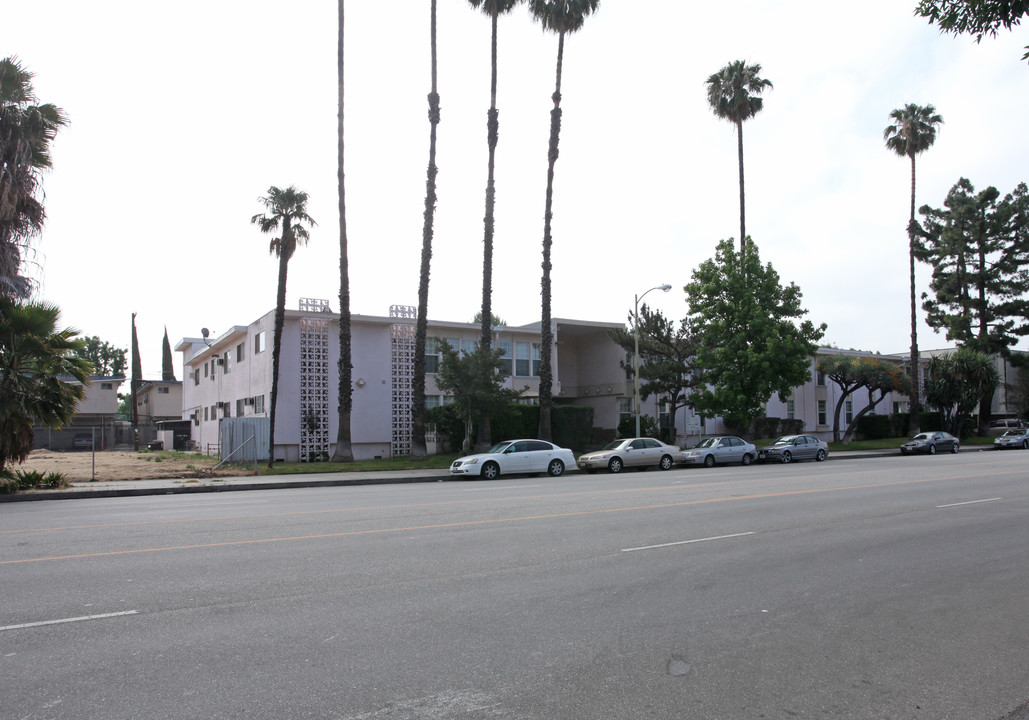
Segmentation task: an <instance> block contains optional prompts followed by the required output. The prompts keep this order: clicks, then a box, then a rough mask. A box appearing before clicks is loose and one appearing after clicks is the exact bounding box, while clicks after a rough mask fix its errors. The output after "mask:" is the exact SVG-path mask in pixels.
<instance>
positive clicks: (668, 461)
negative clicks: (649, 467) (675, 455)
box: [659, 455, 672, 470]
mask: <svg viewBox="0 0 1029 720" xmlns="http://www.w3.org/2000/svg"><path fill="white" fill-rule="evenodd" d="M659 467H660V468H661V469H662V470H671V469H672V456H671V455H662V456H661V464H660V465H659Z"/></svg>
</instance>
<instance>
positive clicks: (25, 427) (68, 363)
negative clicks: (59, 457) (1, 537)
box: [0, 295, 93, 471]
mask: <svg viewBox="0 0 1029 720" xmlns="http://www.w3.org/2000/svg"><path fill="white" fill-rule="evenodd" d="M60 314H61V311H60V309H59V308H58V307H57V306H56V305H51V304H49V303H37V302H29V303H24V304H22V303H20V302H18V301H16V300H14V299H13V298H10V297H7V296H5V295H0V471H2V470H3V469H4V467H5V466H6V465H7V464H8V463H10V462H13V461H17V462H19V463H22V462H24V461H25V458H27V457H28V455H29V453H30V452H31V451H32V442H33V437H32V426H33V424H34V423H39V424H41V425H45V426H46V427H52V428H58V427H61V426H63V425H67V424H68V423H69V422H71V420H72V418H73V417H74V415H75V407H76V404H77V403H78V401H79V400H81V399H82V395H83V385H84V384H85V383H88V382H89V376H90V374H91V373H92V371H93V367H92V366H91V365H90V364H89V361H88V360H86V359H85V358H83V357H82V356H81V352H82V351H83V349H84V343H83V342H82V340H80V339H78V338H77V337H76V336H77V335H78V331H77V330H73V329H71V328H66V329H64V330H58V329H57V322H58V320H59V319H60ZM69 379H72V380H75V381H77V384H72V383H70V382H68V381H69Z"/></svg>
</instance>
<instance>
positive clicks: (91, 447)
mask: <svg viewBox="0 0 1029 720" xmlns="http://www.w3.org/2000/svg"><path fill="white" fill-rule="evenodd" d="M89 431H90V434H91V435H92V438H93V441H92V442H91V443H90V444H89V453H90V469H89V481H90V482H96V426H95V425H94V426H93V427H91V428H90V429H89Z"/></svg>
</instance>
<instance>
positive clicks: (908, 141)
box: [883, 103, 943, 435]
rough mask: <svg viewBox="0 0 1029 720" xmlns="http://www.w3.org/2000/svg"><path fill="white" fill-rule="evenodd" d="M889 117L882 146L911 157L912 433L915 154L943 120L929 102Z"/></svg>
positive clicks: (914, 412)
mask: <svg viewBox="0 0 1029 720" xmlns="http://www.w3.org/2000/svg"><path fill="white" fill-rule="evenodd" d="M890 120H892V121H893V123H892V124H891V125H888V126H887V127H886V129H885V130H884V131H883V140H885V141H886V147H887V148H889V149H890V150H892V151H893V152H895V153H897V154H898V155H900V156H901V157H908V158H911V216H910V217H909V218H908V274H909V276H910V290H911V356H910V358H909V361H910V370H911V381H912V382H911V385H912V391H911V420H910V425H909V426H908V432H909V433H911V434H912V435H914V434H917V433H918V432H919V431H920V430H921V423H920V422H919V413H920V412H921V410H922V407H921V397H920V394H921V390H920V385H921V383H920V382H919V372H918V370H919V367H918V316H917V312H916V305H915V235H916V232H917V230H918V224H917V222H916V221H915V156H916V155H918V154H919V153H921V152H924V151H925V150H928V149H929V148H930V147H931V146H932V144H933V143H934V142H936V129H937V128H938V127H939V126H940V125H942V124H943V117H941V116H940V115H939V114H937V112H936V108H935V107H933V106H932V105H924V106H922V105H915V104H914V103H908V104H907V105H905V106H904V107H902V108H898V109H897V110H894V111H893V112H891V113H890Z"/></svg>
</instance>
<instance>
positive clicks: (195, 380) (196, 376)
mask: <svg viewBox="0 0 1029 720" xmlns="http://www.w3.org/2000/svg"><path fill="white" fill-rule="evenodd" d="M193 384H194V385H199V384H200V368H197V369H196V370H194V371H193Z"/></svg>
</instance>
